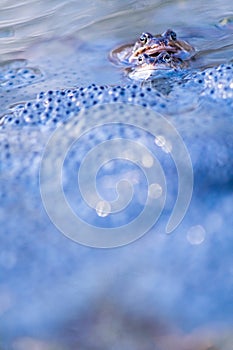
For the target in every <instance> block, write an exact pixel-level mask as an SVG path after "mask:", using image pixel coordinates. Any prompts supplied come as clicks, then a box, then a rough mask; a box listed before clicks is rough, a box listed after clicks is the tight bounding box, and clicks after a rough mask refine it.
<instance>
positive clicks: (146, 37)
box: [139, 33, 152, 44]
mask: <svg viewBox="0 0 233 350" xmlns="http://www.w3.org/2000/svg"><path fill="white" fill-rule="evenodd" d="M151 38H152V35H151V34H150V33H142V35H141V36H140V38H139V41H140V42H141V43H142V44H146V43H147V42H148V41H149V39H151Z"/></svg>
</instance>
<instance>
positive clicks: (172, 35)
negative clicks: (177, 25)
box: [169, 30, 177, 40]
mask: <svg viewBox="0 0 233 350" xmlns="http://www.w3.org/2000/svg"><path fill="white" fill-rule="evenodd" d="M169 34H170V38H171V40H176V38H177V35H176V33H175V32H173V30H171V32H170V33H169Z"/></svg>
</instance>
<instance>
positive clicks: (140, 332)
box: [0, 0, 233, 350]
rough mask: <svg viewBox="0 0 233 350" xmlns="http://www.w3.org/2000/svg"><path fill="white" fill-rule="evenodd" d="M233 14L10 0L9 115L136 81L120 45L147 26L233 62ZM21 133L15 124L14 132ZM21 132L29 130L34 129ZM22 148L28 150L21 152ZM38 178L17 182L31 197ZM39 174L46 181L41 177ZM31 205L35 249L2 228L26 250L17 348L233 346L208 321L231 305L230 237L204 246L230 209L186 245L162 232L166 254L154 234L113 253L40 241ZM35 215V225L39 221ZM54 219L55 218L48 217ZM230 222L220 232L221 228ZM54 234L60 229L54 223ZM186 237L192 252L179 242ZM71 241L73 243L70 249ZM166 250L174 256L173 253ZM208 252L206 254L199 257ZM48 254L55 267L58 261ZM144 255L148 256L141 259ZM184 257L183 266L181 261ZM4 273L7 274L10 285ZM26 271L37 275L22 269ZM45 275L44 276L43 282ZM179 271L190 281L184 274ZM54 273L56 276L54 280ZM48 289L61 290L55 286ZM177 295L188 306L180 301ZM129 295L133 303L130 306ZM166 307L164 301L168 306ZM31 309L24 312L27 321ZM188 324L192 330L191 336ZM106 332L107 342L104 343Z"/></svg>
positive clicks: (227, 9)
mask: <svg viewBox="0 0 233 350" xmlns="http://www.w3.org/2000/svg"><path fill="white" fill-rule="evenodd" d="M231 18H232V1H230V0H225V1H222V0H214V1H212V2H211V3H210V2H206V3H203V1H202V0H198V1H194V0H193V1H185V0H177V1H162V0H161V1H154V0H145V1H136V0H127V1H126V0H118V1H114V0H112V1H108V0H93V1H89V2H84V1H81V0H79V1H75V0H73V1H72V0H70V1H68V0H50V1H47V0H44V1H41V0H27V1H26V0H25V1H19V2H15V0H2V1H1V4H0V43H1V45H0V57H1V59H0V111H1V114H4V113H5V112H6V110H7V108H8V107H9V106H11V105H12V104H17V103H18V102H24V101H27V100H30V99H32V98H34V97H35V95H36V94H37V93H38V92H39V91H41V90H50V89H62V88H66V87H71V86H80V85H89V84H90V83H93V82H94V83H98V84H122V83H125V82H126V81H127V79H126V78H125V77H123V74H122V72H121V71H120V70H119V69H118V68H116V67H114V66H113V65H112V64H111V63H110V62H109V60H108V54H109V52H110V50H112V49H113V48H114V47H117V46H120V45H122V44H124V43H131V42H134V41H135V39H136V38H137V37H138V36H139V35H140V33H141V32H143V31H149V32H152V33H162V32H164V31H165V30H166V29H167V28H173V29H174V30H175V31H176V32H177V33H178V35H179V37H181V38H183V39H184V40H187V41H189V42H190V43H191V44H192V45H193V46H195V48H196V50H197V51H198V53H197V57H196V65H194V67H195V68H204V67H207V66H212V65H216V64H218V63H222V62H226V61H229V60H232V48H233V42H232V32H233V25H232V20H231ZM177 108H178V107H177ZM202 117H203V116H202ZM32 134H33V131H32ZM14 135H15V134H14V133H12V135H11V137H12V136H13V137H14ZM20 136H21V138H23V134H22V135H20ZM36 136H38V134H36ZM46 137H47V136H46V135H41V138H40V141H39V142H41V144H42V143H44V144H45V141H46ZM19 138H20V137H19ZM33 142H34V143H33ZM37 143H38V139H35V140H34V139H33V137H32V145H30V144H27V142H25V143H24V142H23V141H22V140H21V143H19V144H21V145H23V147H25V153H26V152H27V153H30V150H31V147H32V148H34V147H35V148H36V146H35V145H36V144H37ZM16 145H17V143H16ZM6 146H7V145H5V147H6ZM8 147H9V145H8ZM41 147H42V146H41ZM36 149H37V150H38V148H36ZM18 151H19V150H16V153H17V152H18ZM16 165H17V166H18V167H19V168H20V166H21V164H20V162H18V163H17V164H16ZM27 166H28V167H33V164H31V163H30V164H27ZM30 180H31V179H30ZM27 181H28V180H27V179H26V180H25V188H24V187H23V186H22V188H18V187H17V186H16V188H15V189H14V191H15V192H16V193H17V191H18V193H19V194H20V195H21V196H19V197H20V198H21V197H22V196H23V195H24V189H25V192H26V191H27V189H28V182H27ZM34 181H35V182H36V181H37V179H34ZM212 201H213V202H214V201H216V199H215V198H214V199H212ZM222 202H223V203H224V205H225V209H224V210H225V211H224V213H228V214H229V215H230V214H231V211H229V209H228V208H229V207H230V204H231V198H230V199H229V200H228V199H227V198H224V199H222ZM211 205H212V204H211ZM220 206H221V205H219V207H220ZM19 208H20V206H17V207H16V204H15V203H12V204H11V209H12V213H13V214H12V213H11V216H12V217H14V215H15V216H16V217H17V219H16V222H21V220H24V221H25V222H26V224H25V222H24V224H25V225H26V226H25V227H30V228H32V227H33V233H34V235H32V236H31V237H30V244H32V247H29V243H28V237H27V236H26V234H25V235H19V240H18V241H15V240H13V241H11V237H9V235H8V236H2V237H1V239H2V243H3V244H4V246H7V247H8V245H9V247H10V248H12V247H13V248H15V247H16V248H15V251H14V254H13V253H11V252H10V251H8V250H7V249H6V250H5V251H4V252H3V253H2V252H1V250H0V268H1V269H2V270H3V274H1V273H0V324H1V325H2V327H3V326H4V327H5V328H4V329H6V333H5V334H2V333H1V329H0V349H1V350H6V349H8V348H10V349H13V350H21V349H23V350H26V349H43V350H48V349H51V350H52V349H59V348H60V349H62V350H63V349H76V348H77V349H84V350H85V349H101V350H105V349H110V348H112V349H113V347H114V349H127V350H131V349H134V350H137V349H138V350H141V349H146V350H147V349H148V350H150V349H156V347H157V346H158V347H159V349H161V350H170V349H172V350H207V349H212V348H213V347H212V346H215V349H224V350H229V349H231V344H232V343H231V339H230V337H231V335H230V332H229V330H228V325H227V327H226V328H224V329H220V328H219V327H218V323H217V325H216V328H212V329H211V330H209V329H208V327H207V328H204V329H203V328H202V326H203V324H205V322H206V320H207V323H212V322H213V323H214V321H215V320H212V319H210V317H209V315H206V314H205V306H206V305H207V304H208V310H211V311H213V314H215V311H216V314H218V312H219V313H220V314H221V315H224V310H221V312H220V311H219V310H217V308H218V307H219V304H218V303H216V304H217V306H216V305H210V300H213V299H214V298H215V299H216V300H217V299H218V300H220V299H219V298H220V297H222V298H223V301H222V303H223V304H224V300H228V298H229V297H228V293H231V291H228V290H227V291H224V293H225V294H224V293H222V294H221V293H220V292H221V291H222V288H221V286H219V285H218V288H216V284H218V283H219V281H223V283H228V284H226V285H227V286H228V287H229V285H230V282H229V281H228V282H226V281H225V280H226V279H227V277H223V276H222V275H221V276H220V275H219V270H218V268H219V266H215V264H216V261H217V262H219V260H218V259H217V256H218V251H217V249H219V244H220V245H221V244H222V243H221V242H222V241H221V242H219V241H220V239H219V238H218V239H219V241H218V239H217V238H215V237H214V238H213V240H216V242H215V243H216V247H217V248H216V250H215V251H213V252H212V255H213V259H212V258H211V257H209V256H208V257H207V253H208V252H209V251H208V249H207V248H206V246H204V245H203V246H204V247H203V248H202V247H199V246H202V242H203V241H204V240H206V241H207V242H208V239H210V238H209V237H208V234H209V232H208V230H207V231H206V230H205V229H206V227H207V228H209V227H211V230H212V231H214V230H215V229H216V225H217V222H220V224H219V225H220V226H219V227H220V228H221V227H222V225H223V222H222V221H223V218H222V216H221V215H220V214H219V213H218V212H217V211H214V212H211V213H212V214H211V213H209V212H207V214H208V215H207V216H206V221H204V222H207V223H208V225H209V226H208V225H207V224H206V227H202V226H200V225H199V224H198V223H196V222H193V223H192V225H191V226H190V227H191V231H190V230H189V231H187V232H186V233H185V234H186V235H187V238H185V239H186V240H187V243H186V244H187V245H185V244H184V243H183V241H182V238H180V237H181V236H180V237H179V238H178V239H180V241H179V240H178V241H177V242H176V243H175V244H174V245H173V243H171V241H169V243H168V242H167V241H166V244H165V243H163V242H162V241H163V239H164V238H161V237H160V236H159V235H158V237H156V238H155V242H157V243H158V245H159V244H160V245H163V244H164V246H165V247H164V248H163V249H162V250H161V251H160V250H159V248H157V247H154V246H153V247H152V246H151V241H150V240H149V239H148V241H146V240H145V241H141V242H137V243H136V244H135V245H132V246H131V247H126V248H122V250H121V251H120V250H114V251H111V252H107V253H103V252H99V251H95V250H88V249H87V248H83V247H79V246H78V247H77V246H75V245H74V244H73V243H72V242H68V243H67V241H66V240H65V239H64V237H60V236H59V234H57V235H54V237H53V238H51V236H49V235H48V236H47V235H46V238H45V240H43V237H44V236H40V239H41V240H40V239H38V238H37V237H36V234H37V231H36V228H37V223H36V220H38V221H39V220H40V219H41V217H43V216H42V215H41V216H39V215H38V213H37V211H38V207H36V208H31V203H30V202H29V203H27V207H26V208H24V209H25V210H24V212H26V213H28V212H29V213H32V216H30V217H24V218H21V216H20V214H21V213H19ZM17 210H18V211H17ZM214 210H215V209H214ZM227 210H228V211H227ZM207 211H208V209H207ZM213 213H214V216H213ZM211 215H212V216H211ZM213 217H214V219H213ZM216 218H218V220H217V219H216ZM17 220H18V221H17ZM221 220H222V221H221ZM13 222H14V220H12V227H13V229H14V230H15V226H14V224H13ZM27 222H30V223H29V224H27ZM213 222H214V224H216V225H214V224H213ZM10 224H11V223H10ZM10 224H9V225H10ZM27 225H28V226H27ZM30 225H31V226H30ZM46 225H49V224H48V223H47V222H46ZM46 225H45V226H46ZM219 227H218V228H217V229H219V230H220V228H219ZM46 229H47V231H46ZM51 230H52V228H51ZM45 231H46V232H47V234H48V231H49V229H48V228H47V226H46V227H45ZM220 231H221V230H220ZM17 233H18V231H17ZM228 234H229V232H228ZM14 237H15V236H14ZM185 237H186V236H185ZM46 239H47V240H48V241H46ZM188 241H189V242H191V245H192V248H194V249H195V248H197V249H199V248H200V249H202V250H196V251H195V253H193V250H191V248H190V247H189V246H188ZM161 242H162V243H161ZM180 243H181V244H183V245H182V247H184V248H186V249H187V250H186V249H184V250H183V249H182V251H181V250H179V244H180ZM146 244H147V246H146ZM140 245H141V246H140ZM61 246H62V251H60V250H61ZM169 247H170V249H169ZM174 247H176V251H175V252H173V251H172V249H171V248H174ZM205 249H206V251H205ZM223 251H224V249H223ZM154 252H156V254H154ZM171 252H172V254H171ZM190 252H191V254H193V255H192V259H193V260H192V259H191V262H190V266H189V269H187V270H185V267H186V264H187V260H188V259H189V254H190ZM200 252H201V253H200ZM162 253H163V254H164V253H165V256H164V255H163V254H162ZM173 253H174V255H173ZM46 254H47V255H46ZM183 254H184V255H183ZM155 255H156V256H155ZM58 256H59V259H58ZM180 256H181V257H180ZM45 257H46V258H45ZM200 257H201V258H202V259H203V261H200V260H199V259H200ZM105 258H106V261H107V263H106V261H105ZM207 258H209V259H210V260H209V262H210V265H211V266H210V267H209V268H210V270H208V271H207V272H206V271H200V276H201V277H200V279H198V277H196V274H197V271H198V267H200V266H202V263H203V265H204V266H205V267H206V266H207V262H206V260H205V259H207ZM224 258H226V262H225V265H226V266H228V265H229V263H230V262H231V260H230V257H229V256H227V257H224ZM227 259H228V260H227ZM21 261H23V264H22V266H23V268H22V269H21V270H20V277H18V276H16V275H15V274H14V268H16V269H17V264H19V266H21V265H20V264H21ZM25 261H26V262H28V264H27V267H25ZM48 261H49V264H48V265H46V264H47V262H48ZM45 262H46V263H45ZM120 262H121V264H120ZM124 262H125V263H124ZM138 262H139V265H137V264H138ZM197 262H198V263H199V265H198V264H197ZM140 263H142V264H141V265H140ZM222 264H223V265H222V266H221V267H222V269H221V271H220V272H221V273H222V272H223V271H225V265H224V263H222ZM173 266H174V269H172V267H173ZM19 269H20V267H19ZM166 269H167V270H166ZM176 269H177V271H179V276H176V274H174V271H176ZM50 270H51V271H50ZM215 270H216V273H215ZM17 271H18V270H17ZM43 271H46V273H45V274H46V276H43ZM190 271H191V272H192V273H193V275H192V276H189V275H188V276H187V275H186V274H188V273H189V272H190ZM213 271H214V272H213ZM229 271H230V272H229ZM205 272H206V274H205ZM227 272H228V275H227V276H228V277H229V276H231V278H232V268H230V267H229V266H228V270H227ZM202 273H203V275H202ZM2 275H3V276H4V277H5V276H7V279H6V280H5V281H4V280H3V283H2V281H1V278H2ZM206 275H207V276H208V278H209V280H210V284H211V285H210V286H209V280H208V281H207V280H206V278H205V277H206ZM22 276H25V278H21V277H22ZM38 276H40V280H39V281H38ZM74 276H75V278H74ZM190 277H192V279H190ZM178 278H179V279H178ZM229 278H230V277H229ZM8 279H9V280H8ZM177 279H178V280H179V282H180V283H177ZM51 281H52V282H51ZM53 281H55V282H56V284H55V283H54V285H53ZM64 281H66V282H65V283H64ZM154 281H156V283H155V282H154ZM216 281H217V282H218V283H216ZM199 282H200V284H199ZM182 283H183V284H186V283H187V284H188V285H187V286H186V285H183V284H182ZM197 283H198V284H197ZM154 284H156V285H154ZM37 285H39V286H40V288H41V289H42V290H43V293H42V295H39V296H38V293H37V291H36V290H34V289H33V288H34V286H37ZM15 286H17V288H15ZM48 286H49V287H50V288H52V291H50V290H48V289H49V288H48ZM51 286H52V287H51ZM224 286H225V285H224ZM156 288H157V290H159V292H158V294H157V295H159V298H158V297H157V296H155V293H154V290H155V289H156ZM182 288H183V289H182ZM202 288H206V290H205V292H206V294H207V292H208V291H210V294H211V298H213V299H208V298H207V296H206V294H205V296H203V293H202V291H203V290H202ZM183 290H185V291H186V292H183V293H184V294H182V291H183ZM216 290H217V291H216ZM93 291H94V292H93ZM138 291H139V292H138ZM14 293H16V300H17V301H19V300H23V303H22V304H21V303H20V302H19V304H18V305H17V303H16V301H15V299H14V297H15V294H14ZM51 293H52V294H53V293H54V298H52V299H53V300H52V301H53V303H51V305H50V303H48V300H51ZM220 294H221V295H220ZM64 295H65V296H66V298H64ZM190 295H191V296H195V300H191V299H190ZM52 297H53V296H52ZM205 298H207V300H206V299H205ZM224 298H225V299H224ZM158 299H159V300H158ZM177 300H178V301H179V303H180V304H179V303H178V304H177V303H176V302H177ZM119 301H120V304H121V309H119V303H118V302H119ZM46 302H47V304H46ZM31 305H33V307H31ZM124 305H125V308H124V307H123V306H124ZM197 306H198V307H197ZM11 308H12V309H13V311H12V314H10V316H9V315H8V316H9V318H8V322H6V319H5V315H6V314H7V310H11ZM215 308H216V310H215ZM32 309H33V312H32ZM155 309H156V310H159V311H158V314H156V315H155V313H154V310H155ZM18 310H23V311H24V312H25V314H21V313H20V312H19V311H18ZM41 310H43V312H44V313H43V312H42V311H41ZM54 310H56V312H54ZM76 310H78V312H76ZM200 310H201V311H200ZM202 310H203V314H202V313H201V312H202ZM181 311H182V312H181ZM27 312H28V314H30V318H29V320H28V318H27V316H25V315H26V314H27ZM63 313H64V314H65V315H66V319H65V320H64V322H61V323H62V325H61V326H60V327H61V328H59V331H57V329H56V333H53V335H52V336H51V334H50V332H51V333H52V332H53V331H52V328H53V326H54V325H56V326H57V323H56V322H58V321H57V319H59V320H61V319H63ZM19 314H20V315H21V316H20V319H19V320H18V319H17V317H19ZM226 314H227V315H228V316H227V317H228V318H226V320H225V319H224V320H222V321H223V323H224V322H225V324H227V322H228V320H230V321H231V320H232V318H231V315H230V316H229V313H227V306H226ZM12 315H13V316H12ZM14 315H16V317H14ZM43 315H46V317H45V319H42V318H43ZM48 315H49V316H48ZM177 315H178V316H177ZM179 315H180V316H179ZM184 315H185V316H184ZM221 317H223V316H221ZM223 318H224V317H223ZM12 319H13V320H14V322H13V323H14V328H13V329H14V332H13V333H11V329H12V328H11V327H13V326H12ZM167 319H169V322H167ZM187 319H188V320H189V322H188V323H187V322H186V321H187ZM25 320H26V321H25ZM217 321H218V322H219V320H217ZM23 322H25V323H23ZM33 322H34V323H35V324H37V323H36V322H38V323H39V324H40V326H41V328H42V332H44V333H43V334H46V336H47V338H46V336H45V337H44V339H41V338H40V335H41V334H40V331H41V329H39V328H38V329H37V328H35V327H34V328H33V326H32V327H30V323H32V324H33V325H34V323H33ZM58 323H59V322H58ZM229 323H230V322H229ZM207 326H208V324H207ZM17 327H18V328H17ZM229 327H231V324H230V325H229ZM181 328H182V329H183V331H182V330H181ZM193 328H197V329H193ZM48 329H49V330H48ZM186 331H187V332H188V333H189V332H190V333H189V334H188V335H187V333H186ZM46 332H47V333H46ZM58 333H59V335H58ZM90 334H91V335H92V336H93V338H91V337H90ZM11 337H12V338H13V340H12V339H11ZM5 338H6V339H9V344H10V347H5V343H4V346H3V348H1V339H4V341H5ZM96 339H99V344H98V341H96ZM148 340H149V344H148ZM6 343H7V342H6ZM58 343H59V346H58ZM12 344H13V345H12ZM54 344H55V345H54ZM119 344H120V345H119ZM213 344H214V345H213ZM211 347H212V348H211Z"/></svg>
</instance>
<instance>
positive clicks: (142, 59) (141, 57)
mask: <svg viewBox="0 0 233 350" xmlns="http://www.w3.org/2000/svg"><path fill="white" fill-rule="evenodd" d="M144 60H145V57H144V55H139V56H138V63H139V64H141V63H143V62H144Z"/></svg>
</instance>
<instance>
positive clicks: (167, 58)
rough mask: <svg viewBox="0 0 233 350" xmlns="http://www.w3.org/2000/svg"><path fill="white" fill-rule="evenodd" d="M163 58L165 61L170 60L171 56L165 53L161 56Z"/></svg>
mask: <svg viewBox="0 0 233 350" xmlns="http://www.w3.org/2000/svg"><path fill="white" fill-rule="evenodd" d="M163 59H164V61H165V62H170V61H171V56H170V55H169V54H168V53H166V54H165V55H164V56H163Z"/></svg>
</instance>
